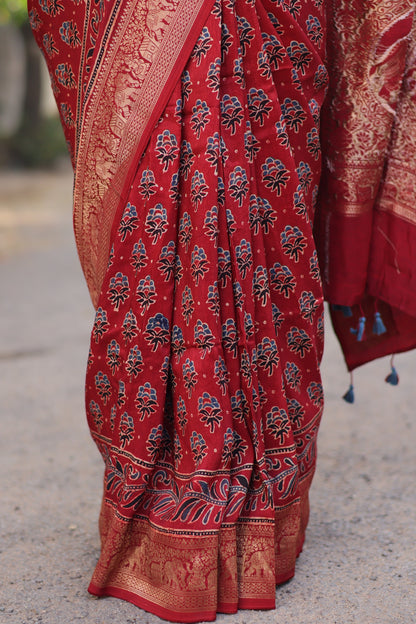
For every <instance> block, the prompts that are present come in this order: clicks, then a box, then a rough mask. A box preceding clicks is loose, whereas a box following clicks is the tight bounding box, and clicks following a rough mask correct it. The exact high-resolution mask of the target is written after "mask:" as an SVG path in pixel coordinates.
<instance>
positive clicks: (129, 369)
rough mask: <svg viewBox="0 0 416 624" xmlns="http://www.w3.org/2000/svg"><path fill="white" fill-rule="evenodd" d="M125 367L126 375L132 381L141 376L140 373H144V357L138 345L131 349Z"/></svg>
mask: <svg viewBox="0 0 416 624" xmlns="http://www.w3.org/2000/svg"><path fill="white" fill-rule="evenodd" d="M125 367H126V373H127V375H128V376H129V378H130V381H131V379H132V378H133V377H134V378H136V377H137V376H138V375H139V373H141V372H142V370H143V367H144V364H143V357H142V353H141V351H140V349H139V347H138V346H137V345H135V346H134V347H132V348H131V349H130V351H129V355H128V358H127V360H126V364H125Z"/></svg>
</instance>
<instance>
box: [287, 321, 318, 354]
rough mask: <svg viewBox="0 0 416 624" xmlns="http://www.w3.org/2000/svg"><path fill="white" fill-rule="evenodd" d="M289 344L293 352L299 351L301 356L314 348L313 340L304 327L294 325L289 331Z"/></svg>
mask: <svg viewBox="0 0 416 624" xmlns="http://www.w3.org/2000/svg"><path fill="white" fill-rule="evenodd" d="M287 344H288V346H289V349H290V350H291V351H293V353H297V354H298V355H300V357H301V358H304V357H305V355H306V354H307V353H308V351H310V350H311V349H312V340H311V339H310V337H309V336H308V334H307V333H306V332H305V330H304V329H299V328H298V327H292V328H291V329H290V331H288V333H287Z"/></svg>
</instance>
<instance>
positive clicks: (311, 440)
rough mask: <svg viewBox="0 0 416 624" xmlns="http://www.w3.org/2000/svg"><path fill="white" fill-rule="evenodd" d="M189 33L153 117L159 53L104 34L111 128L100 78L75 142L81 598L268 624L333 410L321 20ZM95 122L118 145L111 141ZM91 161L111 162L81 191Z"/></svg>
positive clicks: (249, 19) (299, 536) (278, 8)
mask: <svg viewBox="0 0 416 624" xmlns="http://www.w3.org/2000/svg"><path fill="white" fill-rule="evenodd" d="M126 4H128V3H126ZM139 4H141V6H142V9H146V7H147V8H148V7H149V6H151V5H150V4H149V5H148V4H147V3H139ZM174 5H175V3H163V7H162V3H158V4H155V5H154V6H155V7H156V6H157V7H159V8H158V10H157V11H156V9H155V12H154V13H153V14H152V15H150V13H148V14H147V17H146V19H144V21H142V24H147V25H149V23H150V22H149V20H150V18H151V19H152V21H151V23H152V24H155V20H156V21H157V23H158V24H162V26H163V28H162V30H163V29H169V28H168V25H169V24H170V25H172V24H174V23H175V20H176V22H177V23H178V24H180V23H181V18H182V19H184V20H185V22H186V19H188V21H187V22H186V23H187V24H189V23H190V20H189V15H188V14H187V13H186V11H184V12H182V13H181V11H182V9H184V7H185V5H186V3H183V4H182V5H181V3H176V7H179V8H176V10H174ZM152 6H153V5H152ZM201 6H202V5H201ZM194 7H195V4H194ZM87 8H88V3H87ZM169 8H170V9H171V14H169V11H168V9H169ZM188 8H189V6H188ZM201 11H202V13H201ZM194 12H195V13H196V14H197V15H196V17H195V16H194V18H195V19H194V21H193V24H194V26H193V27H192V29H191V30H190V31H189V32H191V31H192V32H194V31H195V28H196V26H195V24H196V25H198V23H199V22H198V19H201V15H202V14H204V15H203V18H204V21H203V22H202V23H201V24H200V26H199V27H198V30H197V31H196V32H195V36H194V38H193V39H192V37H191V36H190V35H189V36H187V37H183V38H182V39H183V43H182V48H181V50H180V55H179V57H178V58H180V59H182V66H181V65H180V63H179V61H178V63H176V61H175V59H173V60H172V59H171V58H170V56H169V57H168V58H167V59H166V62H167V63H168V66H169V73H168V80H167V82H165V83H164V88H163V90H162V93H161V95H160V98H159V99H158V100H157V101H156V102H154V103H153V104H152V106H151V109H150V110H148V109H147V106H148V104H149V101H148V100H145V102H144V104H143V106H144V110H142V105H140V102H139V106H138V108H137V107H136V102H137V101H138V100H137V99H136V95H137V90H139V91H140V89H142V85H143V83H142V82H140V79H139V78H138V76H139V75H140V70H141V66H140V60H141V59H143V55H144V54H145V53H146V51H148V50H149V49H150V48H151V49H152V51H153V52H154V51H155V50H154V48H152V47H151V46H150V44H149V41H148V40H147V39H146V36H145V37H144V38H143V39H142V45H141V46H139V48H138V51H137V54H136V56H134V55H132V56H129V54H128V42H127V44H125V41H124V43H123V45H120V46H119V47H118V48H116V47H115V44H114V39H111V32H113V33H114V32H115V31H117V26H113V23H112V22H111V20H107V26H106V27H105V28H104V27H103V32H102V33H101V38H100V39H99V41H101V42H102V44H101V48H100V54H105V50H106V48H105V44H106V36H108V37H109V44H108V48H109V50H110V52H109V53H110V56H111V59H112V61H111V64H109V66H108V67H107V74H106V76H105V79H108V80H109V84H112V83H111V76H110V74H112V72H113V70H114V66H113V64H114V63H117V64H118V66H117V67H118V69H117V72H118V73H116V74H114V75H115V83H114V84H117V85H119V86H120V88H119V90H116V91H115V93H116V96H115V97H114V95H113V96H112V97H113V100H114V101H115V102H116V103H117V105H118V108H117V107H116V108H115V109H114V108H113V109H112V110H107V109H105V110H104V111H101V110H100V108H99V107H98V108H95V109H94V108H93V107H92V106H91V99H88V98H92V99H94V97H93V95H92V94H93V93H94V87H95V85H94V80H98V81H99V80H100V77H99V76H100V66H99V65H96V68H95V70H94V72H95V76H98V78H95V77H94V75H91V72H89V76H90V77H89V78H88V80H87V81H86V82H85V84H84V82H83V80H82V79H81V80H80V83H79V85H80V86H79V94H78V95H79V97H80V98H81V99H82V98H83V100H82V101H81V102H79V108H78V111H79V112H78V115H80V118H78V119H77V121H76V126H77V128H78V135H77V132H74V135H73V136H74V137H75V138H74V146H75V149H74V164H75V168H76V183H75V211H76V212H75V214H76V218H75V227H76V229H77V227H80V225H79V224H80V223H81V224H82V223H83V224H84V227H81V230H80V232H81V234H78V242H79V245H80V256H81V260H82V262H83V266H84V270H85V273H86V277H87V280H88V282H89V285H90V291H91V294H92V298H93V301H94V302H95V305H96V316H95V321H94V327H93V331H92V337H91V349H90V355H89V361H88V372H87V381H86V406H87V415H88V422H89V426H90V429H91V434H92V436H93V438H94V440H95V442H96V444H97V446H98V448H99V450H100V452H101V454H102V456H103V459H104V462H105V478H104V496H103V504H102V510H101V515H100V534H101V542H102V549H101V556H100V559H99V561H98V564H97V567H96V570H95V572H94V575H93V578H92V581H91V584H90V587H89V590H90V591H91V592H92V593H93V594H96V595H99V596H101V595H112V596H117V597H120V598H124V599H127V600H129V601H131V602H133V603H135V604H137V605H138V606H140V607H142V608H144V609H147V610H149V611H152V612H153V613H156V614H157V615H159V616H161V617H164V618H166V619H169V620H172V621H182V622H194V621H199V620H213V619H215V616H216V613H217V612H225V613H234V612H236V610H237V609H238V608H254V609H268V608H273V607H274V605H275V588H276V584H277V583H282V582H285V581H287V580H288V579H290V578H291V577H292V576H293V574H294V571H295V561H296V557H297V556H298V555H299V553H300V551H301V549H302V545H303V541H304V536H305V529H306V525H307V522H308V514H309V505H308V491H309V487H310V484H311V480H312V477H313V473H314V469H315V463H316V438H317V432H318V427H319V422H320V417H321V413H322V407H323V393H322V386H321V380H320V374H319V362H320V359H321V355H322V347H323V314H322V303H323V301H322V293H321V284H320V274H319V268H318V263H317V256H316V251H315V248H314V242H313V236H312V217H313V205H314V202H315V200H316V196H317V187H318V180H319V172H320V149H319V130H318V126H319V112H320V107H321V104H322V100H323V97H324V92H325V87H326V82H327V74H326V70H325V67H324V65H323V62H322V57H323V49H324V36H325V23H324V19H323V7H322V3H321V2H319V1H317V0H314V1H313V2H312V1H311V2H297V1H293V2H281V3H279V4H278V5H277V4H276V2H272V1H271V0H270V1H268V0H263V1H261V2H260V1H255V0H250V1H244V0H235V1H234V2H230V1H227V0H223V1H219V0H218V1H217V2H215V3H213V4H212V3H211V5H210V9H209V11H208V12H207V10H206V4H204V8H203V9H199V10H196V9H194ZM133 17H134V16H133V14H131V15H130V19H133ZM162 17H163V19H162ZM158 20H159V21H158ZM105 21H106V20H105V19H104V17H103V20H102V23H104V22H105ZM191 21H192V20H191ZM86 23H88V20H87V22H86ZM134 25H135V22H134V20H133V22H129V27H128V28H127V30H125V32H128V31H129V29H133V30H134ZM111 28H113V29H114V30H113V31H111ZM39 30H40V29H39ZM96 30H97V29H96ZM145 31H146V33H147V30H146V29H145ZM170 36H173V37H174V33H173V34H172V33H171V35H170ZM139 39H140V37H139ZM84 40H85V34H84ZM161 41H163V42H164V45H167V44H168V43H169V41H170V39H169V38H168V39H165V38H164V35H163V33H162V32H160V33H158V35H157V42H156V43H159V42H161ZM111 42H112V44H111V45H110V43H111ZM154 43H155V42H154ZM143 46H144V47H143ZM84 47H85V46H84ZM162 48H163V46H162ZM159 49H160V48H159ZM169 49H170V50H171V48H169ZM115 50H116V51H117V54H115ZM81 56H82V55H81ZM86 56H88V55H86ZM98 56H99V54H98ZM156 56H157V54H156V53H155V54H154V57H153V58H156ZM159 60H160V58H159ZM100 62H103V61H100ZM97 63H98V61H97ZM175 63H176V64H175ZM92 65H93V64H92ZM120 67H125V68H127V74H126V72H125V71H124V72H123V71H120ZM161 69H163V68H160V67H159V68H158V72H159V73H158V75H159V77H160V76H162V75H163V74H162V73H161ZM178 69H180V71H179V72H178ZM147 70H148V71H151V69H149V68H147ZM176 74H177V75H176ZM126 75H127V77H126ZM147 75H148V74H147ZM109 76H110V78H109ZM172 76H174V77H175V80H173V79H172ZM100 84H101V83H100V82H99V86H100ZM155 89H157V90H158V91H157V93H159V92H160V85H159V84H155ZM88 91H90V95H87V92H88ZM100 93H101V95H102V96H105V95H106V93H107V91H106V90H104V91H100ZM142 93H143V91H142ZM97 105H98V101H97ZM91 110H94V115H92V114H91ZM115 113H117V115H118V117H117V115H116V117H114V115H115ZM156 113H158V115H157V117H156V118H155V115H156ZM89 115H91V117H89ZM97 115H98V116H101V117H100V119H101V121H103V119H104V121H105V119H109V120H111V127H112V128H116V129H117V128H119V127H120V128H122V129H123V130H122V132H121V135H120V136H121V138H120V140H118V139H117V133H116V132H115V133H114V135H112V136H111V137H110V138H111V139H112V143H111V141H110V140H109V137H108V135H107V134H104V136H102V137H101V136H100V132H99V131H98V128H99V123H98V121H97ZM106 115H108V117H106ZM137 116H139V121H140V120H141V116H142V117H145V118H146V124H145V125H146V128H145V129H142V128H143V126H140V123H138V122H137ZM120 119H122V121H120ZM126 119H127V121H126ZM88 120H89V121H88ZM136 122H137V123H136ZM118 123H119V126H118V125H117V124H118ZM95 128H97V134H96V138H95V139H94V132H95ZM126 128H127V134H124V132H125V131H126ZM132 129H133V130H134V131H135V132H136V131H137V132H138V133H139V135H140V137H138V136H136V135H135V134H133V137H132V136H131V131H132ZM141 132H142V134H140V133H141ZM143 137H144V138H143ZM100 142H101V143H100ZM130 142H131V143H132V144H133V148H131V149H130V148H129V149H127V147H126V145H127V144H129V143H130ZM98 143H100V145H101V147H102V146H105V149H106V150H109V149H110V148H109V146H110V145H112V148H113V149H114V150H115V153H114V154H113V153H112V156H111V157H108V159H107V158H102V160H99V161H97V163H96V167H95V169H93V170H88V171H86V170H85V169H81V170H80V167H81V166H82V167H85V162H86V160H85V159H87V161H88V158H89V156H88V155H87V156H85V154H86V146H88V145H89V146H90V147H91V146H92V147H94V146H96V145H97V144H98ZM123 150H124V151H123ZM87 151H88V150H87ZM97 153H98V152H97ZM107 153H108V151H106V154H107ZM125 154H129V156H128V157H127V161H124V156H125ZM82 163H84V164H82ZM114 163H115V164H114ZM103 171H105V172H106V173H105V174H103ZM114 172H115V173H114ZM107 174H108V175H107ZM97 180H98V181H99V184H98V186H97V184H96V181H97ZM106 180H107V181H108V180H110V182H109V183H108V184H107V183H106ZM94 181H95V182H94ZM120 181H121V182H122V183H121V182H120ZM119 182H120V183H121V186H118V184H119ZM104 183H105V184H106V185H105V184H104ZM102 184H104V186H105V187H104V188H102V187H101V185H102ZM91 185H92V186H91ZM91 189H92V190H91ZM94 193H96V196H95V203H96V208H95V212H94V211H92V212H91V211H90V210H89V209H88V206H90V205H92V203H93V202H94ZM115 197H117V202H116V201H115ZM80 198H82V201H81V200H80ZM101 199H102V201H101ZM78 201H80V204H77V202H78ZM89 202H91V204H90V203H89ZM100 202H101V203H100ZM115 203H116V204H117V205H116V207H115V208H114V205H115ZM79 205H81V206H82V208H81V212H80V213H78V212H77V211H78V210H80V209H79ZM102 206H105V207H106V210H108V212H109V214H110V216H111V223H110V217H109V216H108V215H107V214H102V213H101V212H100V208H101V207H102ZM79 214H84V221H83V220H82V219H80V220H78V221H77V218H78V217H77V215H79ZM85 215H86V216H85ZM103 223H104V224H106V225H105V226H104V227H103ZM92 224H95V225H94V227H92ZM97 232H98V233H97ZM89 239H91V248H92V250H93V253H92V254H90V256H89V257H87V255H88V250H87V249H86V248H85V247H84V245H83V243H82V240H85V241H88V240H89ZM80 241H81V242H80ZM107 241H108V245H107ZM103 249H104V250H105V249H107V252H106V267H105V270H104V272H102V260H101V256H102V253H103Z"/></svg>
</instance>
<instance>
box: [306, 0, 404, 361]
mask: <svg viewBox="0 0 416 624" xmlns="http://www.w3.org/2000/svg"><path fill="white" fill-rule="evenodd" d="M415 8H416V5H415V2H414V0H365V1H362V0H357V1H355V2H351V1H349V0H348V1H346V0H332V1H331V2H328V57H329V58H328V67H329V74H330V76H331V81H330V89H329V94H328V99H327V102H326V104H325V107H324V109H323V113H322V149H323V153H324V155H325V158H324V166H323V172H322V180H321V187H320V193H319V201H318V208H317V215H316V220H315V234H316V241H317V247H318V255H319V258H320V263H321V269H322V279H323V285H324V294H325V298H326V299H327V300H328V301H329V302H331V303H332V304H337V305H338V306H344V309H333V310H332V318H333V322H334V327H335V329H336V332H337V334H338V337H339V339H340V341H341V345H342V348H343V350H344V355H345V358H346V362H347V365H348V368H349V369H353V368H355V367H356V366H359V365H360V364H363V363H365V362H367V361H369V360H372V359H374V358H376V357H380V356H383V355H386V354H391V353H397V352H400V351H404V350H407V349H410V348H413V347H415V346H416V272H415V267H416V263H415V260H416V209H415V206H416V203H415V197H416V90H415V84H416V83H415V72H416V18H415ZM345 306H348V307H351V311H350V310H345ZM345 314H347V315H351V316H345ZM376 315H380V316H379V317H377V316H376ZM380 320H382V323H381V322H380ZM360 324H361V326H362V327H361V328H360ZM373 324H374V329H373ZM364 325H365V327H364ZM363 330H364V333H363ZM357 337H358V338H359V340H357Z"/></svg>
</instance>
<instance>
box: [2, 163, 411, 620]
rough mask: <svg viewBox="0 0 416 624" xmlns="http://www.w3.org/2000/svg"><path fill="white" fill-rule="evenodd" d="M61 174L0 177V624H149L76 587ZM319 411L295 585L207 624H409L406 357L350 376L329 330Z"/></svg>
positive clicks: (94, 502)
mask: <svg viewBox="0 0 416 624" xmlns="http://www.w3.org/2000/svg"><path fill="white" fill-rule="evenodd" d="M71 184H72V182H71V177H70V174H69V173H68V172H60V173H56V174H51V173H48V174H46V173H45V174H30V175H25V176H22V175H19V174H16V173H5V172H2V173H1V174H0V189H1V191H0V193H1V197H0V284H1V296H0V319H1V322H0V396H1V399H0V419H1V435H0V449H1V450H0V468H1V473H0V474H1V477H0V478H1V486H0V500H1V504H0V622H2V623H3V622H4V623H5V624H32V623H38V624H73V623H76V622H87V623H88V624H113V623H114V622H117V624H118V623H123V624H139V623H140V624H156V623H161V622H162V620H160V619H159V618H157V617H154V616H152V615H150V614H147V613H145V612H143V611H140V610H139V609H137V608H136V607H134V606H133V605H130V604H128V603H125V602H122V601H119V600H116V599H113V598H106V599H100V600H96V599H94V598H92V597H91V596H89V595H88V593H87V592H86V587H87V585H88V582H89V578H90V575H91V573H92V570H93V567H94V563H95V561H96V559H97V556H98V549H99V540H98V533H97V518H98V511H99V504H100V495H101V477H102V466H101V458H100V457H99V455H98V452H97V451H96V448H95V446H94V444H93V443H92V441H91V440H90V437H89V433H88V429H87V425H86V422H85V416H84V406H83V383H84V370H85V363H86V357H87V352H88V341H89V331H90V326H91V324H92V318H93V311H92V307H91V305H90V302H89V299H88V294H87V289H86V287H85V285H84V282H83V278H82V274H81V270H80V268H79V264H78V260H77V257H76V252H75V247H74V243H73V237H72V229H71V214H70V212H71V208H70V204H71ZM327 329H328V332H327V346H326V352H325V359H324V366H323V373H324V380H325V387H326V410H325V416H324V420H323V424H322V428H321V433H320V444H319V459H318V470H317V474H316V478H315V482H314V485H313V488H312V501H311V503H312V504H311V521H310V526H309V529H308V533H307V540H306V544H305V548H304V552H303V553H302V555H301V557H300V558H299V561H298V569H297V573H296V577H295V579H294V580H292V581H291V582H290V583H288V584H286V585H284V586H282V587H280V588H279V589H278V590H277V594H276V597H277V608H276V610H275V611H271V612H260V613H259V612H249V611H241V612H240V613H238V614H237V615H228V616H227V615H219V616H218V619H217V621H218V622H220V623H221V624H252V623H256V624H266V623H268V624H269V623H273V624H353V623H354V624H355V623H357V624H358V623H359V624H412V623H413V622H416V592H415V584H416V552H415V543H416V487H415V483H416V450H415V449H416V444H415V442H416V423H415V415H416V414H415V412H416V408H415V405H416V386H415V382H414V379H415V371H416V353H411V354H405V355H402V356H399V357H398V358H397V360H396V366H397V368H398V370H399V374H400V385H399V387H398V388H393V387H391V386H388V385H387V384H385V383H384V377H385V376H386V375H387V373H388V372H389V362H388V361H386V360H384V361H380V362H376V363H373V364H370V365H368V366H367V367H364V368H363V369H361V370H359V371H357V373H356V374H355V387H356V404H355V405H354V406H350V405H347V404H346V403H344V402H343V401H342V400H341V398H340V397H341V395H342V394H343V393H344V391H345V390H346V388H347V387H348V384H349V377H348V375H347V373H346V372H345V368H344V365H343V362H342V358H341V355H340V352H339V350H338V346H337V344H336V342H335V339H334V337H333V335H332V333H331V331H330V329H329V326H328V328H327Z"/></svg>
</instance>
